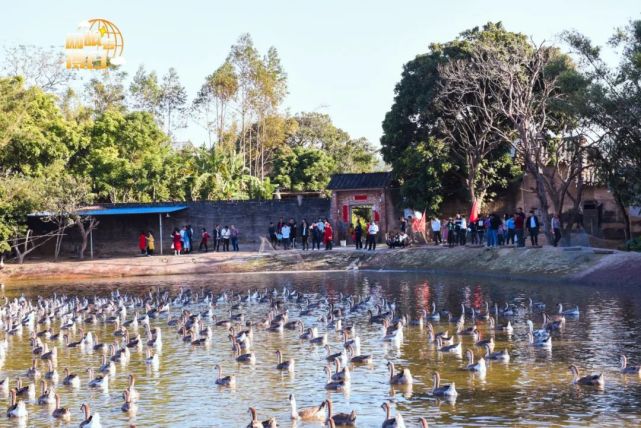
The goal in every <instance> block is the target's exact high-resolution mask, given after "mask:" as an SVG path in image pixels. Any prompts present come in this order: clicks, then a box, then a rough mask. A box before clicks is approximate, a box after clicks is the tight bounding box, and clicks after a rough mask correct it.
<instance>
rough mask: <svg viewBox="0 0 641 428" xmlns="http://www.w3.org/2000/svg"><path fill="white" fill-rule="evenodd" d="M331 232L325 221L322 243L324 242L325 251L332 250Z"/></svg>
mask: <svg viewBox="0 0 641 428" xmlns="http://www.w3.org/2000/svg"><path fill="white" fill-rule="evenodd" d="M332 232H333V230H332V225H331V224H329V222H328V221H327V220H325V230H324V232H323V241H325V249H326V250H331V249H332V240H333V239H334V235H333V233H332Z"/></svg>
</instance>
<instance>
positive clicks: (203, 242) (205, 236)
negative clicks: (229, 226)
mask: <svg viewBox="0 0 641 428" xmlns="http://www.w3.org/2000/svg"><path fill="white" fill-rule="evenodd" d="M208 243H209V232H207V229H205V228H204V227H203V228H202V230H201V232H200V245H199V246H198V251H202V250H203V248H204V249H205V252H207V251H209V246H208Z"/></svg>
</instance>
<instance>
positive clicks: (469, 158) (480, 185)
mask: <svg viewBox="0 0 641 428" xmlns="http://www.w3.org/2000/svg"><path fill="white" fill-rule="evenodd" d="M519 41H520V40H519ZM485 51H486V49H483V48H479V44H478V43H475V44H474V45H473V47H472V48H471V51H470V53H469V56H468V57H467V58H465V59H459V60H451V61H449V62H447V63H446V64H443V65H440V66H439V67H438V70H439V74H440V81H439V84H438V86H439V89H438V95H437V96H436V99H435V107H436V108H437V109H438V111H439V112H440V113H441V117H440V118H439V125H440V127H439V128H440V131H442V133H443V134H444V141H445V142H447V146H448V149H449V153H450V154H451V155H452V156H453V157H455V158H456V159H457V160H458V162H459V163H460V164H461V165H462V166H463V168H462V172H463V181H464V183H465V186H466V188H467V190H468V192H469V199H470V201H472V202H475V203H478V206H479V207H481V206H483V202H484V201H485V198H486V196H487V193H488V190H489V189H490V188H491V187H492V186H494V185H497V184H499V185H500V186H501V187H506V186H507V183H508V180H509V179H510V178H511V177H510V176H511V174H506V173H505V171H504V170H505V168H507V169H508V170H509V169H510V167H511V166H512V165H513V162H512V158H511V157H510V156H509V155H508V151H509V143H506V141H505V140H504V139H502V138H501V136H500V135H497V133H496V132H495V131H494V129H495V128H508V132H509V124H508V123H506V121H505V119H504V117H503V116H502V115H501V113H500V111H499V110H498V109H496V108H494V105H493V104H494V101H493V99H492V98H491V96H492V90H491V86H492V84H493V83H492V82H491V81H490V80H489V78H490V76H488V75H486V74H484V70H483V67H482V63H483V61H485V59H484V58H483V54H484V53H485Z"/></svg>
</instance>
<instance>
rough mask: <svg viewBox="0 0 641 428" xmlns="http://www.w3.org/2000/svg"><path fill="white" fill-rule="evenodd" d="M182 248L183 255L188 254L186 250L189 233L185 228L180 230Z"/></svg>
mask: <svg viewBox="0 0 641 428" xmlns="http://www.w3.org/2000/svg"><path fill="white" fill-rule="evenodd" d="M178 233H180V248H181V254H187V251H186V250H185V241H186V240H187V231H186V228H185V226H183V227H181V228H180V231H179V232H178Z"/></svg>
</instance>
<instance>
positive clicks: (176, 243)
mask: <svg viewBox="0 0 641 428" xmlns="http://www.w3.org/2000/svg"><path fill="white" fill-rule="evenodd" d="M172 239H173V242H172V243H171V248H173V249H174V256H179V255H180V254H181V252H182V248H183V245H182V237H181V236H180V231H179V230H178V228H175V229H174V233H173V234H172Z"/></svg>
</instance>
